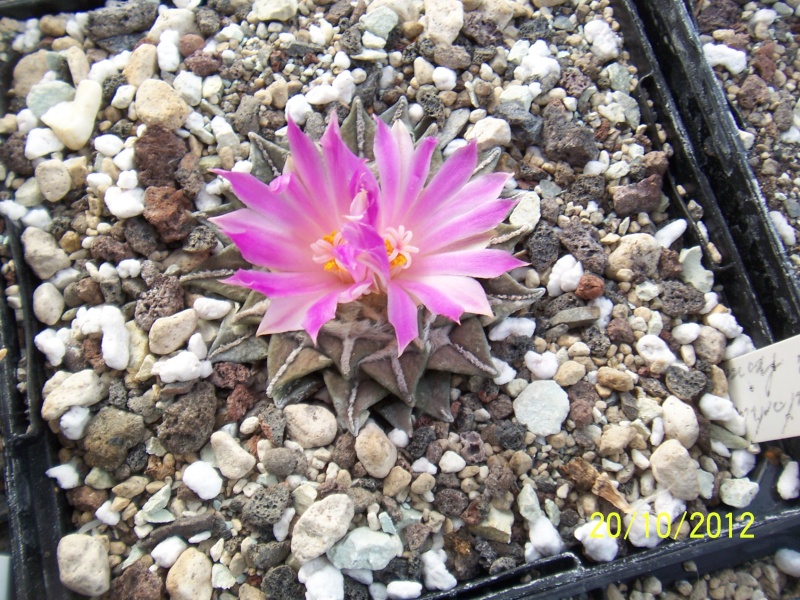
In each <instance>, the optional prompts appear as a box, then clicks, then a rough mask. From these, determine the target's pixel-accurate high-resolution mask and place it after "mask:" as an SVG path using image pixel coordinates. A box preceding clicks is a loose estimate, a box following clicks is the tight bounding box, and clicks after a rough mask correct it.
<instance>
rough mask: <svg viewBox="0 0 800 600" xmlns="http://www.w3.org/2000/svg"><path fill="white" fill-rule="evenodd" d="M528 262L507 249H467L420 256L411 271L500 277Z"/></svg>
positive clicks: (424, 273) (428, 273) (416, 272)
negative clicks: (514, 255) (515, 256)
mask: <svg viewBox="0 0 800 600" xmlns="http://www.w3.org/2000/svg"><path fill="white" fill-rule="evenodd" d="M525 264H527V263H524V262H522V261H521V260H519V259H516V258H514V257H513V256H511V254H509V253H508V252H506V251H505V250H494V249H486V250H465V251H457V252H444V253H438V254H430V255H428V256H420V257H418V258H415V259H414V262H413V264H412V265H411V267H410V269H409V270H410V271H411V272H413V274H414V275H415V276H416V275H463V276H467V277H499V276H500V275H502V274H503V273H506V272H507V271H510V270H511V269H516V268H517V267H522V266H524V265H525Z"/></svg>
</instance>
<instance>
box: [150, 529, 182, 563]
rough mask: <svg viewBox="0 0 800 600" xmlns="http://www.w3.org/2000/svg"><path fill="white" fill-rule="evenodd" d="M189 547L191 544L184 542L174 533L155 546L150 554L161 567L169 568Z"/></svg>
mask: <svg viewBox="0 0 800 600" xmlns="http://www.w3.org/2000/svg"><path fill="white" fill-rule="evenodd" d="M188 547H189V544H187V543H186V542H184V541H183V540H182V539H181V538H179V537H178V536H177V535H173V536H172V537H168V538H167V539H165V540H164V541H163V542H161V543H160V544H158V545H157V546H156V547H155V548H153V550H152V551H151V552H150V556H152V557H153V560H154V561H155V563H156V564H157V565H158V566H159V567H161V568H162V569H169V568H170V567H171V566H172V565H174V564H175V561H177V560H178V557H179V556H180V555H181V554H183V551H184V550H186V549H187V548H188Z"/></svg>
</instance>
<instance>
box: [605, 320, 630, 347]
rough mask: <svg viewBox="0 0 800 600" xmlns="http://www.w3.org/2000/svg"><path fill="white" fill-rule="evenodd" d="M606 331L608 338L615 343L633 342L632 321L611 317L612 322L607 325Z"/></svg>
mask: <svg viewBox="0 0 800 600" xmlns="http://www.w3.org/2000/svg"><path fill="white" fill-rule="evenodd" d="M606 333H607V334H608V338H609V339H610V340H611V341H612V342H614V343H615V344H632V343H633V340H634V339H635V338H634V337H633V329H631V325H630V323H628V321H626V320H625V319H611V322H610V323H609V324H608V325H607V326H606Z"/></svg>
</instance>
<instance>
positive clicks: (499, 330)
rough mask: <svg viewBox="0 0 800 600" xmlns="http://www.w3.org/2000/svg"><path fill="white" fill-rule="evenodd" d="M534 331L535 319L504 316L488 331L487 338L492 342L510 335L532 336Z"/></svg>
mask: <svg viewBox="0 0 800 600" xmlns="http://www.w3.org/2000/svg"><path fill="white" fill-rule="evenodd" d="M535 331H536V321H534V320H533V319H516V318H513V317H506V318H505V319H503V320H502V321H500V323H498V324H497V325H495V327H494V329H492V330H491V331H490V332H489V339H490V340H492V341H493V342H499V341H501V340H505V339H507V338H509V337H510V336H512V335H514V336H525V337H533V334H534V332H535Z"/></svg>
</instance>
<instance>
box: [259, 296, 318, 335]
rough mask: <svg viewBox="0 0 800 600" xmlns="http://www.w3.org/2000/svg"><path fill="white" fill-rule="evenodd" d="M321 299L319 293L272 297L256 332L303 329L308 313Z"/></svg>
mask: <svg viewBox="0 0 800 600" xmlns="http://www.w3.org/2000/svg"><path fill="white" fill-rule="evenodd" d="M319 299H320V295H319V294H306V295H304V296H291V297H287V298H274V299H271V300H270V303H269V307H267V312H266V313H265V314H264V318H263V319H261V323H260V324H259V326H258V331H257V332H256V334H257V335H266V334H269V333H284V332H286V331H299V330H301V329H303V319H304V318H305V315H306V313H307V312H308V310H309V308H310V307H311V306H312V305H314V304H315V303H316V302H318V301H319Z"/></svg>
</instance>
